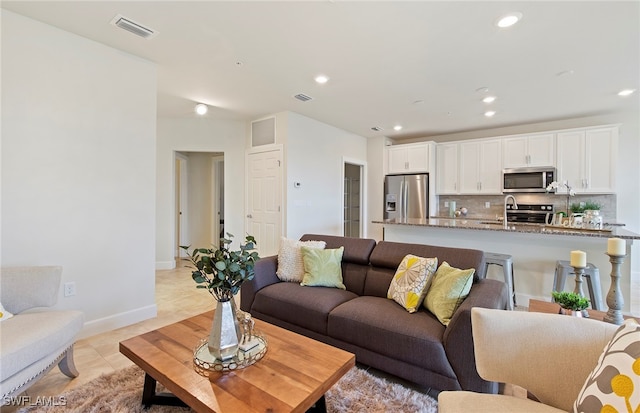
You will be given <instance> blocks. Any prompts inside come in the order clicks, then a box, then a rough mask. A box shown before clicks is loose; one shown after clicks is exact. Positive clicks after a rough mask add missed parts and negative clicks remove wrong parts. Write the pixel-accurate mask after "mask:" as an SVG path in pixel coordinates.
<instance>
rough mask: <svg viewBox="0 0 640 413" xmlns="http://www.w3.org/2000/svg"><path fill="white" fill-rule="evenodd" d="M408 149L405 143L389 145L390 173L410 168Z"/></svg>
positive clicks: (405, 170)
mask: <svg viewBox="0 0 640 413" xmlns="http://www.w3.org/2000/svg"><path fill="white" fill-rule="evenodd" d="M408 153H409V151H408V149H407V148H406V147H405V146H404V145H398V146H395V147H394V146H389V147H387V156H388V158H387V159H388V161H389V164H388V166H389V167H388V169H389V171H388V172H389V173H390V174H393V173H404V172H407V170H408V169H409V160H408Z"/></svg>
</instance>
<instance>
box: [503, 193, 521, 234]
mask: <svg viewBox="0 0 640 413" xmlns="http://www.w3.org/2000/svg"><path fill="white" fill-rule="evenodd" d="M509 198H511V200H512V201H513V208H512V209H518V203H517V202H516V197H515V196H513V195H511V194H509V195H507V196H505V197H504V209H503V213H504V215H502V217H503V219H502V225H503V227H504V229H507V228H509V223H508V222H507V204H508V203H509Z"/></svg>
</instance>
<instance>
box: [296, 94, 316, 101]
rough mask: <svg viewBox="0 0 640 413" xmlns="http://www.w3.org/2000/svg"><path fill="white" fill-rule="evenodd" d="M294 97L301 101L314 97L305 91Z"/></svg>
mask: <svg viewBox="0 0 640 413" xmlns="http://www.w3.org/2000/svg"><path fill="white" fill-rule="evenodd" d="M294 98H296V99H298V100H299V101H301V102H307V101H309V100H311V99H313V98H312V97H311V96H307V95H305V94H304V93H298V94H297V95H295V96H294Z"/></svg>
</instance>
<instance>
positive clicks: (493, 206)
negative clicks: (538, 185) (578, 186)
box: [431, 193, 616, 222]
mask: <svg viewBox="0 0 640 413" xmlns="http://www.w3.org/2000/svg"><path fill="white" fill-rule="evenodd" d="M514 195H515V197H516V200H517V202H519V203H523V204H548V203H552V204H553V205H554V208H555V212H560V211H566V210H567V196H566V195H551V194H546V193H545V194H514ZM437 198H438V210H437V211H434V212H432V213H431V214H432V215H433V216H441V217H442V216H448V215H449V207H445V206H444V203H445V202H450V201H455V202H456V209H460V208H462V207H464V208H467V210H468V212H467V217H469V218H486V219H496V218H497V217H501V216H502V209H503V206H504V196H502V195H440V196H438V197H437ZM487 202H489V204H490V207H489V208H485V203H487ZM579 202H595V203H598V204H600V205H601V208H600V215H602V216H603V217H604V219H605V221H608V222H612V221H615V220H616V196H615V195H575V196H572V197H570V198H569V205H571V204H574V203H579Z"/></svg>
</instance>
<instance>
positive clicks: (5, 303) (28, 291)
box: [0, 266, 83, 405]
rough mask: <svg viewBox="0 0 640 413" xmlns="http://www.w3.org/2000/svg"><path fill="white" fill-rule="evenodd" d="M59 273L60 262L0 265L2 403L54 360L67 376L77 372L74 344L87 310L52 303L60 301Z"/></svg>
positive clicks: (39, 375) (46, 369) (47, 367)
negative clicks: (59, 307)
mask: <svg viewBox="0 0 640 413" xmlns="http://www.w3.org/2000/svg"><path fill="white" fill-rule="evenodd" d="M61 276H62V267H57V266H42V267H11V268H9V267H5V268H2V269H1V270H0V303H1V304H2V307H4V310H5V311H4V312H3V316H1V317H2V318H3V319H2V320H1V321H0V397H1V398H0V405H3V404H7V403H10V402H11V397H13V396H17V395H18V394H20V393H21V392H23V391H25V390H26V389H27V388H29V386H31V385H32V384H33V383H35V382H36V381H37V380H38V379H39V378H40V377H42V376H43V375H45V374H46V373H47V372H48V371H49V370H51V369H52V368H53V367H55V366H56V365H58V366H59V367H60V370H61V371H62V372H63V373H64V374H65V375H67V376H69V377H76V376H77V375H78V371H77V370H76V368H75V365H74V363H73V343H74V342H75V338H76V336H77V334H78V333H79V332H80V330H81V329H82V326H83V314H82V312H80V311H73V310H68V311H55V310H52V309H51V308H48V307H51V306H53V305H55V304H56V302H57V300H58V291H59V287H60V280H61ZM11 313H12V314H13V316H11V317H10V318H6V317H7V316H8V315H9V314H11ZM4 318H6V319H4Z"/></svg>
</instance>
